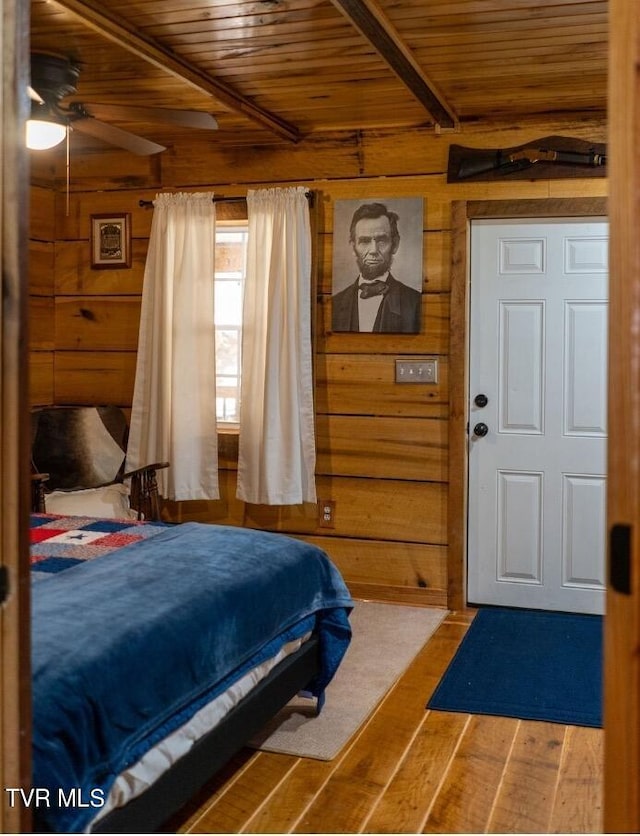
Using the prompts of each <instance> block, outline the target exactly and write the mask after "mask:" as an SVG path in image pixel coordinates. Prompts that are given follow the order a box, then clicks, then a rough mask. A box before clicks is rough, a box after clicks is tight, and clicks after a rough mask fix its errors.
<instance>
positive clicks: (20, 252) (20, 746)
mask: <svg viewBox="0 0 640 836" xmlns="http://www.w3.org/2000/svg"><path fill="white" fill-rule="evenodd" d="M0 8H1V10H2V16H3V27H2V34H1V36H0V44H1V46H0V50H1V53H2V68H3V72H2V95H1V96H0V121H1V123H2V132H0V165H2V172H3V177H2V178H1V183H0V230H1V232H0V260H1V262H2V279H3V293H2V298H1V299H0V383H1V385H0V523H1V524H0V566H1V567H2V572H3V574H4V577H5V579H6V580H7V587H8V592H7V595H6V598H5V600H4V601H3V602H2V603H0V659H1V665H0V729H1V734H0V739H1V745H0V782H1V783H0V792H1V795H0V831H1V832H3V833H20V832H29V830H30V827H31V823H30V814H29V811H28V809H26V807H23V805H19V804H16V803H13V804H12V803H11V801H9V796H8V795H7V793H5V791H4V789H5V788H6V787H22V788H24V789H27V788H28V787H29V786H30V785H31V780H32V779H31V702H30V700H31V666H30V647H29V645H30V628H29V611H30V592H31V587H30V579H29V507H30V502H29V494H30V476H29V446H30V429H29V422H28V415H29V409H28V392H29V380H28V357H27V351H28V319H27V232H28V220H29V219H28V180H29V165H28V162H29V159H28V155H27V150H26V148H25V147H24V144H23V137H24V125H25V121H26V119H27V116H28V110H29V101H28V97H27V95H26V90H27V85H28V83H29V4H28V3H22V2H20V0H0Z"/></svg>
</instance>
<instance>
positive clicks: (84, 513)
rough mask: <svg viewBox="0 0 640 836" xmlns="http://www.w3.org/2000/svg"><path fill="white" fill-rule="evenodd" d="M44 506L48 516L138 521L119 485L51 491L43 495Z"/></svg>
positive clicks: (127, 494) (122, 487)
mask: <svg viewBox="0 0 640 836" xmlns="http://www.w3.org/2000/svg"><path fill="white" fill-rule="evenodd" d="M44 505H45V510H46V512H47V513H48V514H68V515H69V516H72V517H104V518H107V519H119V520H137V519H138V514H137V512H136V511H132V510H131V508H130V506H129V491H128V490H127V488H126V487H125V485H121V484H117V485H105V486H104V487H102V488H87V489H86V490H81V491H52V492H51V493H48V494H45V497H44Z"/></svg>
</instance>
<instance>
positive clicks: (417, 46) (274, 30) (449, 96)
mask: <svg viewBox="0 0 640 836" xmlns="http://www.w3.org/2000/svg"><path fill="white" fill-rule="evenodd" d="M31 21H32V23H31V48H32V51H38V52H51V53H55V54H57V55H62V56H65V57H68V58H70V59H72V60H73V61H74V62H77V63H78V64H79V65H80V67H81V72H80V77H79V81H78V84H77V93H76V94H74V95H72V96H70V97H68V98H65V100H64V104H65V105H66V104H68V103H69V102H71V101H77V102H82V103H84V104H87V106H88V105H89V104H91V103H110V104H126V105H152V106H159V107H168V108H189V109H195V110H204V111H207V112H210V113H212V114H213V115H214V116H215V117H216V119H217V121H218V123H219V130H218V131H216V132H215V141H216V142H221V143H230V144H238V143H241V144H242V143H252V144H256V143H264V142H279V143H280V142H281V143H290V142H297V141H299V140H300V139H304V138H305V137H308V136H310V135H322V134H327V133H333V132H336V131H348V132H353V131H373V130H375V131H381V130H389V129H397V128H414V127H419V126H433V127H434V129H436V130H440V129H445V130H446V129H448V128H452V127H453V128H458V127H460V128H462V130H463V131H464V125H465V124H466V123H470V122H474V121H477V120H487V119H488V120H491V119H506V120H510V119H513V120H514V121H515V120H518V119H521V118H522V117H526V116H528V115H537V114H558V113H570V114H573V115H575V116H576V117H577V118H580V116H581V115H582V116H585V117H586V116H590V117H593V116H596V117H599V118H604V116H605V114H606V88H607V78H606V76H607V71H606V68H607V2H606V0H32V2H31ZM105 121H106V120H105ZM109 121H112V122H113V124H116V125H118V126H120V127H123V128H125V129H127V130H131V131H133V132H135V133H137V134H139V135H141V136H145V137H147V138H148V139H153V140H155V141H157V142H160V143H163V144H166V145H171V143H174V142H178V141H180V138H181V137H185V136H191V137H193V131H192V130H190V129H177V128H175V127H168V126H167V125H158V124H152V123H151V122H147V123H145V122H136V123H135V124H134V123H132V122H124V121H116V120H115V119H110V120H109ZM75 133H77V132H74V134H75ZM211 137H212V135H209V136H208V139H210V138H211ZM74 142H75V143H76V144H77V145H78V147H81V146H82V145H83V144H84V145H85V146H86V147H87V148H91V147H99V141H98V140H94V139H88V138H80V137H75V136H74Z"/></svg>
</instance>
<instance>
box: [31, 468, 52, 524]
mask: <svg viewBox="0 0 640 836" xmlns="http://www.w3.org/2000/svg"><path fill="white" fill-rule="evenodd" d="M48 481H49V474H48V473H32V474H31V510H32V511H34V512H35V513H36V514H44V513H45V511H46V508H45V504H44V483H45V482H48Z"/></svg>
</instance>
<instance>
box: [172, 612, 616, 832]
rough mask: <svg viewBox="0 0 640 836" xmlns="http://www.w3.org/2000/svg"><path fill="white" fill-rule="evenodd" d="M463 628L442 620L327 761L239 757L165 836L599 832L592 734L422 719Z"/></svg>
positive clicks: (458, 618) (442, 716) (488, 721)
mask: <svg viewBox="0 0 640 836" xmlns="http://www.w3.org/2000/svg"><path fill="white" fill-rule="evenodd" d="M472 618H473V611H471V610H470V611H465V612H454V613H451V614H450V615H449V616H448V617H447V618H446V619H445V620H444V621H443V623H442V624H441V625H440V627H439V628H438V630H437V632H436V633H435V634H434V636H433V637H432V638H431V640H430V641H429V642H428V643H427V644H426V645H425V647H424V648H423V649H422V651H421V652H420V653H419V654H418V656H417V657H416V658H415V659H414V661H413V663H412V664H411V666H410V667H409V668H408V669H407V671H406V672H405V673H404V675H403V676H402V677H401V679H400V680H399V681H398V682H397V683H396V685H395V686H394V687H393V689H392V690H391V691H390V692H389V693H388V694H387V696H386V697H385V699H384V700H383V701H382V702H381V703H380V705H379V706H378V707H377V709H376V711H375V712H374V713H373V714H372V715H371V716H370V717H369V719H368V721H367V722H366V723H365V724H364V725H363V726H362V727H361V728H360V730H359V732H358V733H357V735H356V736H355V737H354V738H352V740H351V741H350V742H349V743H348V744H347V746H346V747H345V748H344V749H343V751H342V752H341V753H340V754H339V755H338V756H337V757H336V758H335V759H334V760H333V761H315V760H310V759H304V758H297V757H292V756H288V755H276V754H271V753H266V752H255V751H252V750H243V751H242V752H241V753H240V754H239V755H238V756H237V757H236V758H235V759H234V760H233V761H232V763H230V764H229V765H228V767H227V768H226V769H225V770H224V773H223V774H221V775H220V776H219V777H218V778H217V779H216V780H215V781H214V782H212V783H211V784H209V785H208V786H207V787H205V788H204V790H203V791H202V792H201V793H200V794H199V796H198V798H197V799H195V800H194V802H193V804H192V805H191V807H190V808H189V809H188V810H185V811H183V815H182V817H181V819H180V820H179V821H175V822H173V823H172V824H171V831H170V832H178V833H243V832H248V833H599V832H602V826H603V825H602V775H603V732H602V730H601V729H590V728H581V727H575V726H562V725H558V724H556V723H542V722H533V721H524V720H512V719H509V718H505V717H488V716H480V715H478V716H475V715H468V714H453V713H448V712H439V711H426V710H425V703H426V701H427V699H428V698H429V695H430V694H431V692H432V690H433V688H435V686H436V684H437V682H438V680H439V679H440V677H441V675H442V673H443V672H444V670H445V669H446V666H447V664H448V663H449V661H450V659H451V658H452V656H453V654H454V653H455V650H456V648H457V646H458V644H459V643H460V641H461V639H462V637H463V635H464V633H465V632H466V630H467V629H468V626H469V624H470V623H471V619H472Z"/></svg>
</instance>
